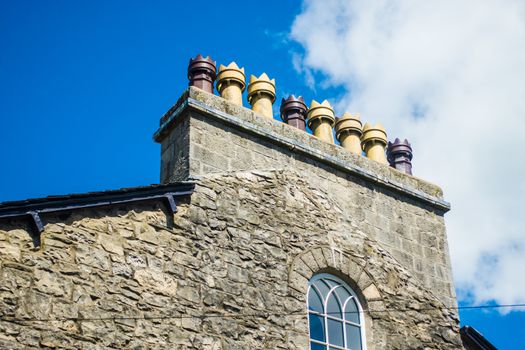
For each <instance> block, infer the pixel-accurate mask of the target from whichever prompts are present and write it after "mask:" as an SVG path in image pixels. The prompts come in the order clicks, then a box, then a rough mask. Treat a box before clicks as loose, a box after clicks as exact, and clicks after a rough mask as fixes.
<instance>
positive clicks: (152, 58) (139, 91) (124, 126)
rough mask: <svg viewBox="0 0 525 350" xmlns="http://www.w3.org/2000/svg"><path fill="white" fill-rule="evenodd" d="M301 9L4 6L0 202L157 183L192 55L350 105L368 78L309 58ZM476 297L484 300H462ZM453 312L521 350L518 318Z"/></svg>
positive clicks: (418, 102) (285, 4) (281, 5)
mask: <svg viewBox="0 0 525 350" xmlns="http://www.w3.org/2000/svg"><path fill="white" fill-rule="evenodd" d="M309 7H311V6H309V5H308V4H307V5H304V6H301V5H299V2H298V1H291V0H283V1H267V2H264V4H262V3H259V2H248V1H228V2H227V3H225V2H211V1H208V2H206V1H201V2H199V5H198V7H197V5H191V3H190V2H182V1H181V2H175V1H155V2H150V3H147V2H145V1H116V0H115V1H75V2H73V1H10V2H9V1H2V2H1V3H0V47H1V54H0V81H1V84H0V118H1V121H2V127H1V128H0V150H1V151H0V161H1V163H0V164H2V168H1V170H2V171H0V201H6V200H17V199H24V198H33V197H42V196H46V195H50V194H64V193H72V192H86V191H96V190H105V189H115V188H120V187H129V186H139V185H147V184H151V183H158V181H159V164H160V161H159V153H160V147H159V145H157V144H155V143H154V142H153V141H152V139H151V136H152V134H153V132H154V131H155V130H156V128H157V126H158V121H159V118H160V117H161V116H162V114H163V113H164V112H165V111H166V110H167V109H168V108H169V107H170V106H171V105H172V104H174V103H175V101H176V100H177V98H178V97H179V96H180V94H181V93H182V92H183V91H184V89H185V88H186V86H187V78H186V67H187V63H188V59H189V58H190V57H192V56H194V55H196V54H197V53H202V54H204V55H208V54H209V55H211V56H212V57H213V58H214V59H215V60H216V61H217V62H218V64H220V63H224V64H227V63H229V62H231V61H232V60H235V61H236V62H237V63H238V64H239V66H242V67H245V69H246V73H247V74H255V75H259V74H261V73H262V72H266V73H267V74H268V75H269V76H270V78H275V79H276V81H277V98H278V101H280V99H281V97H283V96H285V95H287V94H289V93H295V94H299V95H303V96H304V97H305V100H306V101H307V103H309V102H310V101H311V99H312V98H316V99H317V100H319V101H321V100H323V99H325V98H327V99H330V101H331V102H333V103H334V104H335V105H336V106H338V107H341V108H342V106H344V105H345V103H347V104H350V105H351V104H352V103H353V102H352V101H355V100H352V98H353V96H354V90H353V89H355V90H356V91H361V90H362V89H364V86H368V85H370V84H368V85H367V84H365V83H367V82H370V80H363V81H359V77H357V78H356V80H355V82H356V83H355V84H354V83H342V82H341V79H347V82H350V81H351V80H352V77H353V76H354V74H355V72H350V74H349V75H348V76H346V75H345V76H341V78H338V77H337V76H336V75H337V74H336V75H334V74H333V72H331V71H330V69H329V67H328V68H327V66H326V64H327V63H326V62H324V61H323V60H322V59H321V60H320V59H319V57H317V56H315V55H312V53H315V48H314V47H312V41H311V36H310V37H309V36H307V35H306V34H304V33H305V31H304V29H302V27H301V25H297V22H296V23H295V25H294V21H295V20H296V18H297V16H302V17H301V18H303V19H304V18H307V17H305V16H307V15H308V11H309ZM352 18H353V17H352V16H350V19H348V21H351V20H352ZM292 28H293V30H292ZM301 30H302V31H301ZM313 30H315V25H314V28H313ZM292 32H293V33H292ZM290 33H292V34H290ZM337 33H340V28H339V29H338V32H337ZM309 54H310V56H309ZM327 54H328V52H327ZM316 57H317V60H316ZM332 59H334V66H336V67H337V65H338V64H341V62H338V60H337V57H336V56H334V57H332ZM327 61H328V62H329V64H331V63H330V62H331V61H330V60H327ZM363 82H364V83H363ZM358 83H359V84H358ZM382 97H383V98H387V96H386V95H381V96H376V98H377V101H381V99H382ZM419 97H420V98H419ZM414 99H415V103H414V104H412V105H411V106H409V108H411V109H412V110H413V108H414V106H418V110H424V111H426V110H427V109H426V106H427V102H428V101H427V100H425V96H417V94H416V95H415V96H414ZM245 104H246V102H245ZM278 104H279V102H277V103H276V105H277V106H278ZM362 105H363V106H366V104H364V103H363V104H362ZM429 105H430V106H431V104H429ZM429 110H430V111H431V110H432V109H431V108H430V109H429ZM340 112H342V110H341V111H340ZM421 113H423V112H421ZM425 113H426V112H425ZM417 117H418V118H425V116H424V115H423V116H421V115H419V114H418V116H417ZM422 147H423V146H422ZM416 156H417V153H416ZM415 160H417V158H416V159H415ZM415 164H417V163H415ZM415 169H416V170H417V168H415ZM445 193H447V192H445ZM451 193H454V192H452V191H451ZM453 204H454V202H453ZM452 224H454V220H452ZM452 251H453V252H454V251H458V250H454V249H452ZM465 285H468V284H465ZM473 288H474V287H473ZM460 295H467V294H465V291H460ZM473 300H474V301H479V300H489V301H490V300H491V298H490V296H489V297H485V299H480V298H474V299H472V298H464V300H463V301H462V304H465V303H467V302H472V301H473ZM460 315H461V320H462V324H469V325H472V326H474V327H475V328H477V329H478V330H479V331H481V332H482V333H483V334H484V335H485V336H486V337H487V338H488V339H490V340H491V341H492V342H493V343H494V344H495V345H496V346H498V348H501V349H516V348H525V331H524V330H523V325H524V324H525V316H524V315H525V314H524V313H523V312H517V311H515V312H511V313H508V314H506V315H503V314H500V313H498V312H496V311H494V310H491V311H481V310H465V311H461V312H460Z"/></svg>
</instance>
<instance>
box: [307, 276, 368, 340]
mask: <svg viewBox="0 0 525 350" xmlns="http://www.w3.org/2000/svg"><path fill="white" fill-rule="evenodd" d="M307 308H308V329H309V337H310V349H311V350H327V349H330V350H335V349H343V350H346V349H350V350H364V349H366V342H365V339H366V338H365V327H364V317H363V309H362V307H361V303H360V302H359V298H358V297H357V295H356V293H355V292H354V291H353V290H352V288H350V286H349V285H348V284H347V283H345V282H344V281H343V280H342V279H340V278H338V277H336V276H334V275H331V274H328V273H320V274H316V275H314V276H313V277H312V278H311V279H310V281H309V283H308V296H307Z"/></svg>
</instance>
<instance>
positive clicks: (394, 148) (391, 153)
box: [387, 138, 412, 175]
mask: <svg viewBox="0 0 525 350" xmlns="http://www.w3.org/2000/svg"><path fill="white" fill-rule="evenodd" d="M387 155H388V162H389V163H390V166H391V167H392V168H395V169H397V170H399V171H401V172H404V173H405V174H408V175H412V147H411V145H410V143H409V142H408V140H407V139H405V140H404V141H400V140H399V139H398V138H396V139H395V141H394V143H392V142H389V143H388V150H387Z"/></svg>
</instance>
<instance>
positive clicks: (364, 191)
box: [156, 88, 456, 307]
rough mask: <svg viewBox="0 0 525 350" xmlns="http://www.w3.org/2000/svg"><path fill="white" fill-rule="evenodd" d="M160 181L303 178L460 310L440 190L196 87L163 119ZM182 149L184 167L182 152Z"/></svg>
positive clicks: (419, 278)
mask: <svg viewBox="0 0 525 350" xmlns="http://www.w3.org/2000/svg"><path fill="white" fill-rule="evenodd" d="M169 117H171V122H166V123H164V124H163V126H161V129H160V130H159V132H158V133H157V136H156V139H157V141H159V142H161V143H162V159H163V160H164V162H163V165H162V177H161V180H162V182H170V181H174V180H182V179H186V178H187V177H188V176H189V177H197V178H198V177H199V176H203V175H207V174H213V173H222V172H227V171H240V170H241V171H243V170H252V169H258V170H271V169H283V170H286V171H292V172H297V173H298V174H300V175H301V177H302V178H303V179H305V180H306V181H307V182H308V183H309V185H310V186H311V187H313V188H316V189H318V190H320V191H323V192H325V193H328V194H329V195H330V197H331V198H332V200H334V203H335V205H336V208H337V210H338V212H339V213H340V215H341V216H342V217H343V218H344V219H345V220H348V221H352V222H354V223H355V225H357V227H358V229H359V230H360V231H362V232H363V233H364V234H365V235H366V236H367V237H369V238H371V239H374V240H377V241H378V242H379V243H380V245H381V247H383V248H384V249H385V250H387V251H388V252H389V253H390V254H391V255H392V256H393V257H394V258H395V259H396V260H397V261H398V262H399V263H400V264H402V265H403V266H404V267H405V268H406V269H407V270H408V271H410V273H411V274H412V275H413V276H415V277H416V278H417V279H418V280H419V282H420V283H421V284H422V285H423V286H425V287H426V288H428V289H429V290H432V291H433V292H434V293H435V295H437V296H438V297H439V298H440V300H441V301H443V302H444V303H445V304H446V305H448V306H452V307H454V306H456V296H455V290H454V285H453V279H452V272H451V263H450V257H449V251H448V246H447V238H446V232H445V225H444V219H443V214H444V212H445V211H447V210H448V203H446V202H444V201H443V194H442V191H441V189H440V188H439V187H438V186H436V185H433V184H430V183H428V182H426V181H423V180H421V179H418V178H416V177H413V176H408V175H406V174H404V173H401V172H399V171H396V170H394V169H392V168H390V167H388V166H385V165H382V164H379V163H377V162H375V161H372V160H369V159H367V158H365V157H360V156H355V155H354V154H352V153H349V152H347V151H346V150H345V149H343V148H342V147H340V146H337V145H333V144H328V143H326V142H322V141H320V140H319V139H317V138H316V137H314V136H312V135H309V134H307V133H306V132H303V131H300V130H298V129H296V128H293V127H291V126H289V125H287V124H284V123H280V122H278V121H275V120H269V119H267V118H264V117H261V116H259V115H257V114H255V113H253V112H252V111H251V110H249V109H247V108H243V107H240V106H237V105H234V104H231V103H229V102H228V101H226V100H224V99H222V98H220V97H217V96H214V95H211V94H208V93H205V92H203V91H201V90H199V89H194V88H191V89H190V90H189V91H188V92H187V93H186V94H184V95H183V97H182V98H181V99H180V100H179V102H178V103H177V104H176V105H175V106H174V108H173V109H172V110H170V111H168V113H167V114H166V116H165V117H164V118H163V120H164V121H166V120H167V119H168V118H169ZM181 150H184V154H185V157H186V158H184V163H183V164H180V163H179V164H180V166H178V167H175V166H173V164H176V163H177V161H179V162H180V159H181V158H180V153H181Z"/></svg>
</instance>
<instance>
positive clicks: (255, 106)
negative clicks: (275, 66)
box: [248, 73, 275, 119]
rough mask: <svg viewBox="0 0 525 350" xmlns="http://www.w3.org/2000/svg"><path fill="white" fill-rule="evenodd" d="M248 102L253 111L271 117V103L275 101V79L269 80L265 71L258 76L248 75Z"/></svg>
mask: <svg viewBox="0 0 525 350" xmlns="http://www.w3.org/2000/svg"><path fill="white" fill-rule="evenodd" d="M248 102H249V103H250V105H251V106H252V110H253V111H254V112H255V113H259V114H261V115H263V116H265V117H266V118H270V119H273V110H272V104H273V103H274V102H275V79H272V80H270V78H268V75H266V73H263V74H261V76H260V77H258V78H257V77H256V76H254V75H250V83H249V84H248Z"/></svg>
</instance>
